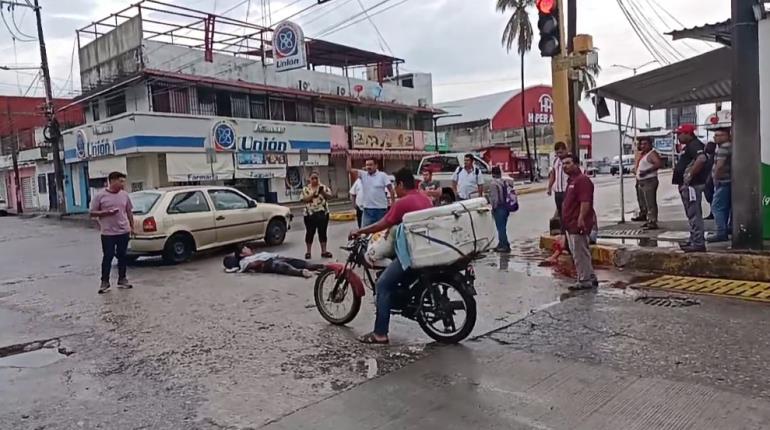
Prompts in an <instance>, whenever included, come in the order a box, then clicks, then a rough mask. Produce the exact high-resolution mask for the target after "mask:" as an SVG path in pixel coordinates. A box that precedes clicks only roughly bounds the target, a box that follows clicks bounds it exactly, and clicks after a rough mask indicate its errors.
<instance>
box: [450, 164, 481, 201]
mask: <svg viewBox="0 0 770 430" xmlns="http://www.w3.org/2000/svg"><path fill="white" fill-rule="evenodd" d="M452 188H453V189H454V192H455V195H456V196H457V198H458V199H459V200H468V199H470V198H473V197H482V196H483V195H484V176H482V174H481V170H479V168H478V167H476V165H475V163H474V158H473V154H465V165H464V166H463V167H458V168H457V171H456V172H455V173H454V175H453V176H452Z"/></svg>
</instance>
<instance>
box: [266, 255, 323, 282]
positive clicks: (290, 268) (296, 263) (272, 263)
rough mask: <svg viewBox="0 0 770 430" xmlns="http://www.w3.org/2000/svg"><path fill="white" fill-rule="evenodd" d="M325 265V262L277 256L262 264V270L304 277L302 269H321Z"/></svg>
mask: <svg viewBox="0 0 770 430" xmlns="http://www.w3.org/2000/svg"><path fill="white" fill-rule="evenodd" d="M324 267H326V266H324V265H323V264H313V263H308V262H307V261H305V260H299V259H297V258H285V257H276V258H271V259H270V260H267V261H266V262H265V264H263V265H262V269H261V270H260V272H262V273H275V274H278V275H288V276H298V277H302V276H303V275H302V271H303V270H305V269H307V270H321V269H323V268H324Z"/></svg>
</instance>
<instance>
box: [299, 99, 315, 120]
mask: <svg viewBox="0 0 770 430" xmlns="http://www.w3.org/2000/svg"><path fill="white" fill-rule="evenodd" d="M297 121H299V122H313V106H312V105H311V104H310V102H305V101H299V102H297Z"/></svg>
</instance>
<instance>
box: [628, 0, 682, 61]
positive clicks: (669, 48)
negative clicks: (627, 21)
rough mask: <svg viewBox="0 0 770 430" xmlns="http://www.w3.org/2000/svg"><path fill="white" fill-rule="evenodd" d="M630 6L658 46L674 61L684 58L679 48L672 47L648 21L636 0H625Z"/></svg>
mask: <svg viewBox="0 0 770 430" xmlns="http://www.w3.org/2000/svg"><path fill="white" fill-rule="evenodd" d="M627 1H628V3H629V5H630V6H631V8H632V9H633V10H634V11H635V12H634V13H635V14H636V16H637V20H639V21H641V22H642V28H643V29H644V30H645V31H646V32H647V34H648V35H650V37H651V39H652V40H656V41H657V42H656V43H658V46H660V47H661V48H662V49H663V50H665V51H666V52H667V53H668V54H669V55H671V56H672V58H674V60H675V61H681V60H683V59H684V55H682V53H681V52H679V50H677V49H676V47H674V45H672V44H671V42H669V41H668V39H667V38H665V37H664V36H663V34H662V32H660V31H659V30H658V29H657V28H656V27H655V26H654V25H653V23H652V22H651V21H650V19H649V17H648V16H647V15H646V14H645V13H644V11H643V10H642V8H641V7H640V6H639V4H637V2H636V0H627Z"/></svg>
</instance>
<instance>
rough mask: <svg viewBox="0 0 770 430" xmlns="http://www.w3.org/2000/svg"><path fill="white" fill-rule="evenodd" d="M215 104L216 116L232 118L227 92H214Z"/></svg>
mask: <svg viewBox="0 0 770 430" xmlns="http://www.w3.org/2000/svg"><path fill="white" fill-rule="evenodd" d="M216 104H217V113H216V114H217V115H218V116H233V109H232V105H231V104H230V93H228V92H227V91H217V92H216Z"/></svg>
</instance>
